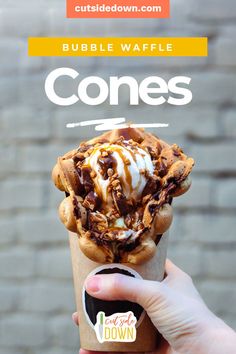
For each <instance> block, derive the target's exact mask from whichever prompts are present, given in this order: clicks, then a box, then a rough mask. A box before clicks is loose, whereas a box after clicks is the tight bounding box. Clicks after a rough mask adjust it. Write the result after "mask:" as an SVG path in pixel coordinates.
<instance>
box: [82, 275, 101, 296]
mask: <svg viewBox="0 0 236 354" xmlns="http://www.w3.org/2000/svg"><path fill="white" fill-rule="evenodd" d="M100 284H101V278H100V277H99V276H97V275H95V276H92V277H89V278H88V279H87V280H86V283H85V288H86V290H88V291H89V292H91V293H97V292H98V291H99V290H100Z"/></svg>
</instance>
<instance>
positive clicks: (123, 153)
mask: <svg viewBox="0 0 236 354" xmlns="http://www.w3.org/2000/svg"><path fill="white" fill-rule="evenodd" d="M83 166H88V167H89V168H91V170H92V173H93V175H94V178H93V181H94V184H95V191H96V193H97V194H98V195H99V197H100V198H101V199H102V200H103V201H104V202H110V203H111V197H110V198H109V194H110V193H111V191H109V185H110V178H112V177H113V176H114V175H117V179H118V180H119V182H120V184H121V187H122V190H123V192H124V195H125V196H126V198H127V199H140V197H141V195H142V192H143V189H144V187H145V185H146V183H147V179H148V176H151V175H153V171H154V166H153V163H152V160H151V156H150V154H149V153H148V152H147V151H145V150H144V149H141V148H140V147H137V146H134V145H131V144H130V143H129V142H128V141H123V144H122V145H118V144H109V143H104V144H101V145H100V146H98V147H96V148H95V149H94V150H93V152H92V153H91V155H90V156H89V157H87V158H86V159H85V161H84V163H83Z"/></svg>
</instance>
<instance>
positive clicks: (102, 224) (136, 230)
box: [52, 128, 194, 264]
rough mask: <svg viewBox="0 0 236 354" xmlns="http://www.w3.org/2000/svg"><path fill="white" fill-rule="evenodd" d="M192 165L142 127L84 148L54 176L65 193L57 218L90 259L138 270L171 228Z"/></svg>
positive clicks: (60, 160) (74, 152)
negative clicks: (174, 204) (129, 265)
mask: <svg viewBox="0 0 236 354" xmlns="http://www.w3.org/2000/svg"><path fill="white" fill-rule="evenodd" d="M193 165H194V160H193V159H192V158H187V156H186V155H185V154H184V153H183V151H182V150H181V149H180V148H179V147H178V146H177V145H175V144H174V145H172V146H170V145H168V144H167V143H165V142H164V141H162V140H160V139H159V138H158V137H156V136H154V135H153V134H151V133H147V132H145V131H144V130H142V129H133V128H124V129H117V130H114V131H111V132H107V133H105V134H103V135H101V136H98V137H96V138H94V139H92V140H89V141H87V142H82V143H81V144H80V146H79V147H78V149H75V150H72V151H70V152H68V153H67V154H65V155H64V156H62V157H59V158H58V161H57V164H56V166H55V167H54V169H53V172H52V179H53V181H54V183H55V185H56V187H57V188H58V189H59V190H61V191H64V192H65V194H66V198H65V199H64V200H63V201H62V203H61V204H60V207H59V215H60V219H61V221H62V222H63V223H64V225H65V226H66V228H67V229H68V230H70V231H73V232H75V233H77V234H78V242H79V245H80V248H81V250H82V251H83V253H84V254H85V255H86V256H87V257H89V258H90V259H91V260H93V261H96V262H98V263H106V262H108V263H110V262H121V263H133V264H141V263H143V262H145V261H147V260H148V259H150V258H151V257H152V256H153V255H154V252H155V251H156V243H157V242H158V240H159V239H160V236H161V235H162V234H163V233H164V232H166V231H167V230H168V228H169V227H170V224H171V222H172V206H171V203H172V199H173V197H176V196H179V195H181V194H183V193H185V192H186V191H187V190H188V189H189V187H190V185H191V182H190V179H189V174H190V172H191V170H192V167H193Z"/></svg>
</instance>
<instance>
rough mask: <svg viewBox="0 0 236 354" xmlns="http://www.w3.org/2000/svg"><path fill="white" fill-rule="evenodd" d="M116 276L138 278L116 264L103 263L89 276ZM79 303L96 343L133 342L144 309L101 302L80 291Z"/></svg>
mask: <svg viewBox="0 0 236 354" xmlns="http://www.w3.org/2000/svg"><path fill="white" fill-rule="evenodd" d="M112 273H120V274H124V275H127V276H130V277H135V278H139V279H142V277H141V276H140V274H139V273H137V272H136V271H135V270H133V269H132V268H129V267H127V266H124V265H122V264H119V263H113V264H104V265H102V266H100V267H97V268H95V269H93V271H92V272H91V273H89V276H91V275H95V274H112ZM82 292H83V293H82V302H83V309H84V312H85V316H86V319H87V321H88V323H89V324H90V326H91V327H92V328H94V330H95V332H96V335H97V339H98V341H99V342H101V343H102V342H104V341H113V342H121V341H123V342H132V341H135V339H136V328H137V327H138V326H139V325H140V324H141V322H142V321H143V318H144V316H145V311H144V309H143V308H142V307H141V306H140V305H138V304H136V303H134V302H130V301H105V300H100V299H96V298H95V297H93V296H91V295H89V294H88V293H87V292H86V290H85V288H84V287H83V290H82Z"/></svg>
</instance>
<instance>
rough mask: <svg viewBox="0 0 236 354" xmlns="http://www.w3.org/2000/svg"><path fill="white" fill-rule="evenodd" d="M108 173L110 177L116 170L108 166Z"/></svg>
mask: <svg viewBox="0 0 236 354" xmlns="http://www.w3.org/2000/svg"><path fill="white" fill-rule="evenodd" d="M107 174H108V176H109V177H111V176H112V175H113V174H114V170H113V169H112V168H108V170H107Z"/></svg>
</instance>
